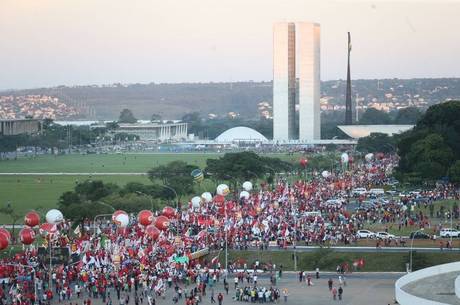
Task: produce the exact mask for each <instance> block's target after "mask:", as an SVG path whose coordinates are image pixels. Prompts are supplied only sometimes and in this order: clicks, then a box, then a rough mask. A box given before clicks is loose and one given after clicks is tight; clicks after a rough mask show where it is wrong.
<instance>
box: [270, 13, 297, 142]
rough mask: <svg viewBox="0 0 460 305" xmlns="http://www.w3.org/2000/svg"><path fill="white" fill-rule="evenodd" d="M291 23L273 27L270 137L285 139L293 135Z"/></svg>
mask: <svg viewBox="0 0 460 305" xmlns="http://www.w3.org/2000/svg"><path fill="white" fill-rule="evenodd" d="M295 48H296V45H295V24H294V23H290V22H280V23H276V24H275V25H274V27H273V139H274V140H275V141H288V140H292V139H294V136H295V88H296V86H295V83H296V78H295V66H296V63H295Z"/></svg>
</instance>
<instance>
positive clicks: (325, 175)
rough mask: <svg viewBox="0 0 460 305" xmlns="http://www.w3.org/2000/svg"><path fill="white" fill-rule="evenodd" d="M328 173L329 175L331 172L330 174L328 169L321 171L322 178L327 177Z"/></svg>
mask: <svg viewBox="0 0 460 305" xmlns="http://www.w3.org/2000/svg"><path fill="white" fill-rule="evenodd" d="M330 175H331V174H330V173H329V172H328V171H323V172H322V173H321V176H323V178H327V177H329V176H330Z"/></svg>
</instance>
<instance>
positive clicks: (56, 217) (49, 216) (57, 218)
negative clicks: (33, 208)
mask: <svg viewBox="0 0 460 305" xmlns="http://www.w3.org/2000/svg"><path fill="white" fill-rule="evenodd" d="M45 218H46V222H47V223H50V224H53V225H55V224H57V223H60V222H62V221H64V215H62V213H61V211H59V210H56V209H52V210H49V211H48V213H46V217H45Z"/></svg>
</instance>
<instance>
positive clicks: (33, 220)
mask: <svg viewBox="0 0 460 305" xmlns="http://www.w3.org/2000/svg"><path fill="white" fill-rule="evenodd" d="M24 224H25V225H26V226H29V227H31V228H33V227H35V226H38V225H39V224H40V214H38V213H37V212H35V211H31V212H29V213H27V214H26V216H25V217H24Z"/></svg>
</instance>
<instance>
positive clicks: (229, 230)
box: [0, 157, 459, 305]
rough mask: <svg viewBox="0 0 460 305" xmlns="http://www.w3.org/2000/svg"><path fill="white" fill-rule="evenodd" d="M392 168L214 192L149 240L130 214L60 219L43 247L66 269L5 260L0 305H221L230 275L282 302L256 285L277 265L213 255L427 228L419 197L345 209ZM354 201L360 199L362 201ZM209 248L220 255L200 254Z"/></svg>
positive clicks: (357, 167) (377, 165)
mask: <svg viewBox="0 0 460 305" xmlns="http://www.w3.org/2000/svg"><path fill="white" fill-rule="evenodd" d="M395 164H396V159H395V158H394V157H388V158H381V159H376V160H374V161H372V162H364V163H362V164H352V163H350V164H349V165H348V166H349V169H348V170H347V171H341V172H337V173H328V174H327V175H321V174H319V173H315V172H312V173H309V175H311V176H312V177H313V179H309V180H308V181H305V180H299V181H295V182H293V183H288V181H287V180H286V179H284V178H282V177H278V179H277V183H276V185H274V187H273V188H271V187H269V186H268V185H261V186H260V187H258V188H257V189H254V190H252V191H251V192H250V194H249V196H243V197H241V198H240V196H239V194H238V193H234V194H229V195H228V196H227V197H223V196H219V195H216V196H214V197H213V199H212V200H211V201H209V202H206V201H203V202H202V203H201V205H200V206H199V207H195V206H193V205H192V203H190V204H189V206H188V208H185V209H182V210H180V211H175V213H174V215H168V216H169V223H168V227H167V228H166V229H164V230H162V231H161V233H160V234H159V236H156V237H152V236H150V235H148V234H146V232H145V228H144V227H143V226H142V225H140V224H139V223H138V222H137V218H136V217H135V216H134V215H133V216H132V217H131V219H130V223H129V225H128V226H127V227H124V228H120V227H117V225H115V224H114V223H112V222H111V221H110V220H98V221H96V222H93V221H91V220H87V221H85V222H84V223H82V224H81V225H79V226H77V229H71V228H72V224H71V223H70V222H63V223H61V224H59V225H58V233H56V234H53V235H47V236H46V238H45V239H44V245H43V246H44V247H45V248H48V247H50V244H49V243H51V246H52V247H68V248H69V249H70V252H71V254H72V257H77V259H76V260H75V261H74V262H73V263H72V264H54V265H53V266H52V267H51V269H50V266H49V264H48V261H47V260H46V259H45V258H44V257H40V256H38V255H37V248H36V247H35V246H27V247H24V251H23V252H21V253H20V254H17V255H16V256H14V257H9V258H4V259H2V260H1V262H0V281H1V282H0V285H1V286H0V305H3V304H20V305H30V304H33V303H34V302H35V301H36V302H38V303H39V304H49V303H50V302H51V300H55V301H62V302H64V301H66V302H70V303H69V304H75V305H76V304H78V305H80V304H82V303H83V304H84V305H91V302H92V299H95V298H97V299H101V300H102V301H103V303H104V304H106V305H115V304H116V305H118V304H119V305H128V304H132V303H133V302H134V304H135V305H139V304H143V303H144V302H146V304H148V305H155V304H156V300H157V299H158V298H165V296H166V291H167V290H169V291H173V293H172V294H173V299H172V301H173V302H174V303H178V302H182V303H185V304H186V305H194V304H198V303H199V302H200V300H201V299H202V298H203V297H205V296H206V295H207V293H208V295H209V294H210V298H211V300H214V301H216V300H217V302H219V303H222V302H223V299H224V295H223V294H222V293H219V294H217V295H214V287H215V285H216V283H219V282H221V283H223V285H224V287H225V291H226V294H228V290H229V288H228V286H229V283H228V282H227V279H228V275H229V274H228V273H232V274H234V276H235V287H234V288H235V294H234V297H233V298H234V300H238V301H248V302H277V301H278V300H280V299H281V298H285V299H287V296H288V292H287V290H285V291H283V292H282V291H280V290H279V288H277V286H276V276H272V284H273V286H272V287H264V286H260V285H257V276H258V272H259V271H258V270H269V271H271V272H273V271H275V270H278V271H279V273H280V274H279V275H281V272H282V266H279V267H278V268H277V267H276V266H274V265H264V266H262V265H260V262H257V263H256V264H255V265H248V264H247V262H246V261H244V260H235V261H233V262H229V265H228V270H227V269H226V268H224V266H223V265H222V264H221V262H219V260H218V259H217V256H216V255H217V254H218V253H219V251H220V250H222V249H224V248H225V242H226V241H227V245H228V247H230V248H234V249H247V248H249V247H259V248H260V249H266V248H268V247H270V246H277V247H281V248H284V247H287V246H289V245H299V244H306V245H310V244H316V245H325V244H338V243H341V244H352V243H355V242H356V240H357V237H356V232H357V230H359V229H361V228H363V227H364V226H365V225H366V224H367V223H377V222H378V223H382V224H385V223H399V224H400V225H401V226H408V225H419V226H422V227H423V226H428V225H430V219H429V217H428V216H427V214H426V213H423V212H421V211H420V212H419V213H410V211H411V205H412V204H413V203H414V202H416V199H417V198H418V197H417V196H419V195H420V194H416V195H408V196H405V197H403V198H402V199H401V200H393V199H391V200H389V201H383V200H382V201H379V200H375V202H373V204H372V205H364V204H362V205H361V207H360V208H358V209H356V210H355V209H351V208H349V207H350V206H351V204H352V201H354V199H353V198H352V197H353V195H352V189H353V188H355V187H358V186H359V187H367V188H370V187H371V186H375V185H383V184H384V183H385V181H387V179H388V177H389V176H390V174H391V171H392V169H393V167H394V165H395ZM423 195H424V196H425V197H426V198H428V200H427V203H426V204H427V205H429V204H431V202H432V201H434V200H438V199H443V198H452V197H455V198H458V196H459V194H458V192H457V191H456V190H455V189H454V188H452V187H450V186H440V187H438V188H436V189H434V190H432V191H429V192H426V193H425V194H423ZM357 200H358V202H365V200H366V198H357ZM159 214H160V212H157V216H158V215H159ZM74 227H75V226H73V228H74ZM208 251H211V253H212V255H211V257H213V256H216V257H215V258H214V259H204V258H203V257H200V255H201V254H200V253H208ZM48 259H49V258H48ZM267 263H268V262H267ZM22 265H25V266H30V267H23V266H22ZM250 271H251V272H250ZM32 278H33V279H35V281H32ZM300 278H301V281H305V282H306V284H307V285H313V280H312V276H311V275H309V274H304V273H302V274H301V276H300ZM245 280H246V282H247V283H246V284H245V283H244V281H245ZM343 286H344V285H343V283H341V284H340V286H339V288H338V289H337V288H334V287H331V288H330V289H331V292H332V294H333V295H334V297H335V295H338V297H339V298H341V296H342V293H343ZM133 296H134V297H133Z"/></svg>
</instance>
